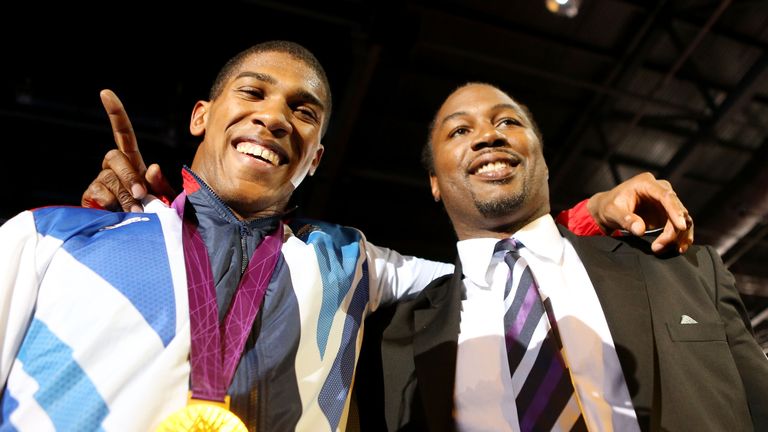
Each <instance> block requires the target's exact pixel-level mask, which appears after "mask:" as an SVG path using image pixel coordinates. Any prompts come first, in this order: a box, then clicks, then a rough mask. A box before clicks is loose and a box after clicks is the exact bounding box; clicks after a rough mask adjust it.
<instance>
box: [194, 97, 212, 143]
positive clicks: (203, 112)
mask: <svg viewBox="0 0 768 432" xmlns="http://www.w3.org/2000/svg"><path fill="white" fill-rule="evenodd" d="M210 105H211V103H210V102H208V101H197V103H196V104H195V107H194V108H193V109H192V118H190V119H189V132H190V133H191V134H192V135H194V136H202V135H204V134H205V125H206V123H208V109H209V107H210Z"/></svg>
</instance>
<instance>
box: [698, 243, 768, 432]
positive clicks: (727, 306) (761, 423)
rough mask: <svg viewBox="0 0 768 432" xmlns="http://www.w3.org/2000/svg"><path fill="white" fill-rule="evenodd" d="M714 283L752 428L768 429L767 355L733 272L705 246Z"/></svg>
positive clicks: (715, 253)
mask: <svg viewBox="0 0 768 432" xmlns="http://www.w3.org/2000/svg"><path fill="white" fill-rule="evenodd" d="M707 251H708V252H709V254H710V256H711V257H712V262H713V266H714V271H715V277H716V283H717V285H716V286H717V292H716V296H717V308H718V312H719V313H720V317H721V319H722V321H723V323H724V325H725V332H726V337H727V338H728V346H729V347H730V350H731V354H732V356H733V359H734V362H735V363H736V367H737V369H738V371H739V374H740V375H741V381H742V383H743V385H744V390H745V392H746V397H747V403H748V404H749V410H750V414H751V415H752V423H753V425H754V428H755V430H768V397H766V395H768V358H766V355H765V353H763V350H762V348H760V345H759V344H758V343H757V340H756V339H755V337H754V332H753V329H752V325H751V323H750V320H749V316H748V315H747V311H746V309H745V308H744V304H743V303H742V301H741V297H740V296H739V293H738V291H737V290H736V284H735V280H734V277H733V275H732V274H731V272H729V271H728V270H727V269H726V268H725V265H724V264H723V261H722V260H721V258H720V255H719V254H718V253H717V252H716V251H715V250H714V249H713V248H712V247H707Z"/></svg>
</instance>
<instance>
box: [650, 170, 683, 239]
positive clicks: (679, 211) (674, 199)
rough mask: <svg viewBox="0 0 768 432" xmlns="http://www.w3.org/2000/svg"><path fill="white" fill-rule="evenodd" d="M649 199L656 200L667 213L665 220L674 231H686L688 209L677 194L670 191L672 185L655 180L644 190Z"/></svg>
mask: <svg viewBox="0 0 768 432" xmlns="http://www.w3.org/2000/svg"><path fill="white" fill-rule="evenodd" d="M646 192H647V193H648V194H649V195H650V196H651V198H654V199H656V200H657V201H658V202H659V203H660V204H661V206H662V207H664V210H665V211H666V212H667V219H668V220H669V221H670V222H671V223H672V225H673V226H674V228H675V230H676V231H685V230H686V229H688V219H689V218H690V215H689V214H688V209H686V208H685V206H684V205H683V202H682V201H680V198H678V196H677V193H675V191H674V190H673V189H672V185H671V184H670V183H669V182H668V181H665V180H657V181H656V182H655V183H654V184H653V185H652V186H651V187H649V188H648V189H646Z"/></svg>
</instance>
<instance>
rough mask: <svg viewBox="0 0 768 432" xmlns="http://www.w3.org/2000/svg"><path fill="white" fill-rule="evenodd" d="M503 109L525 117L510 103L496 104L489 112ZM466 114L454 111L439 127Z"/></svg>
mask: <svg viewBox="0 0 768 432" xmlns="http://www.w3.org/2000/svg"><path fill="white" fill-rule="evenodd" d="M504 108H508V109H511V110H513V111H514V112H515V113H517V115H519V116H523V117H525V115H524V114H523V113H522V111H521V110H520V108H519V107H518V106H516V105H513V104H510V103H500V104H496V105H494V106H493V107H492V108H491V111H495V110H499V109H504ZM467 114H468V113H467V112H466V111H456V112H455V113H452V114H449V115H447V116H445V118H444V119H443V120H441V121H440V126H442V125H444V124H445V123H446V122H448V121H449V120H451V119H453V118H456V117H461V116H463V115H467Z"/></svg>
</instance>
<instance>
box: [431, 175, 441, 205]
mask: <svg viewBox="0 0 768 432" xmlns="http://www.w3.org/2000/svg"><path fill="white" fill-rule="evenodd" d="M429 186H430V189H431V190H432V198H434V199H435V202H440V186H439V185H438V184H437V177H435V176H429Z"/></svg>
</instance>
